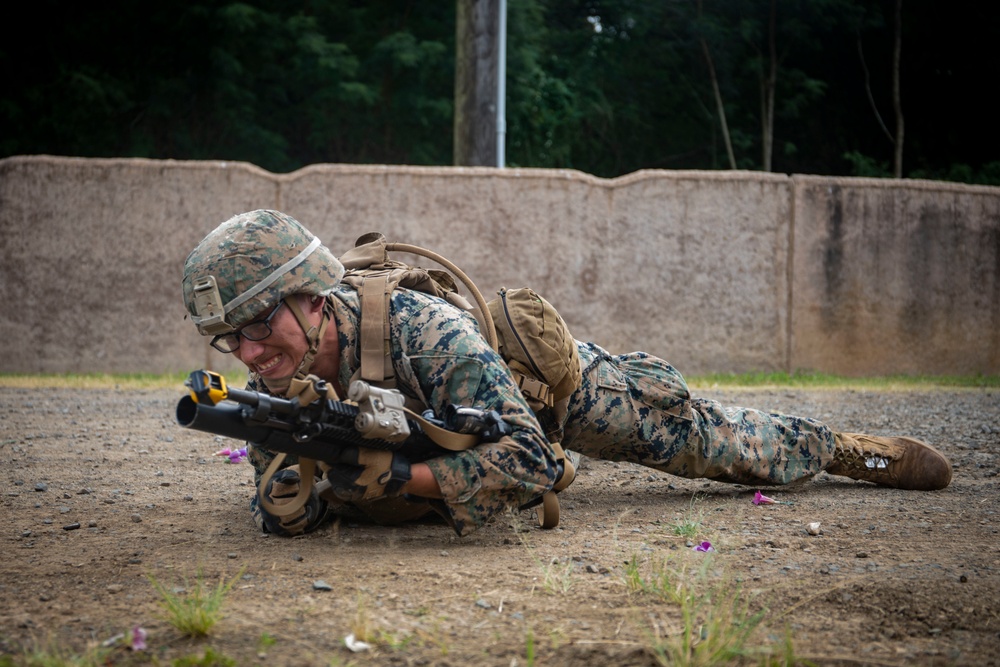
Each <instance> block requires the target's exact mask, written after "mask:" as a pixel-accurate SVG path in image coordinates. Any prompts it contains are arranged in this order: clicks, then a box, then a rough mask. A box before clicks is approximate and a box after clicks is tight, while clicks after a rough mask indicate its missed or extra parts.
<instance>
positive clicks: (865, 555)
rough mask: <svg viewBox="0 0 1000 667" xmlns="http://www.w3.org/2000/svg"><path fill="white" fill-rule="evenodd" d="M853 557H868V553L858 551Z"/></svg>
mask: <svg viewBox="0 0 1000 667" xmlns="http://www.w3.org/2000/svg"><path fill="white" fill-rule="evenodd" d="M855 558H868V554H867V553H865V552H864V551H859V552H858V553H857V555H855Z"/></svg>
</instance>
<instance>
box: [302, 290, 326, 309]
mask: <svg viewBox="0 0 1000 667" xmlns="http://www.w3.org/2000/svg"><path fill="white" fill-rule="evenodd" d="M299 297H300V298H301V304H302V309H303V310H304V311H306V312H309V313H318V312H321V311H322V310H323V303H324V302H325V301H326V299H324V298H323V297H321V296H313V295H309V294H300V295H299Z"/></svg>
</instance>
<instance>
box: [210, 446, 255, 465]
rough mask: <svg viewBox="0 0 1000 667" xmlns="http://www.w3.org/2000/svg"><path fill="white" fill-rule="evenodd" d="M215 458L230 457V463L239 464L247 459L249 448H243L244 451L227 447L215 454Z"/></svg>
mask: <svg viewBox="0 0 1000 667" xmlns="http://www.w3.org/2000/svg"><path fill="white" fill-rule="evenodd" d="M213 456H228V457H229V462H230V463H239V462H240V461H241V460H242V459H245V458H246V457H247V448H246V447H243V448H242V449H229V448H228V447H226V448H225V449H220V450H219V451H217V452H216V453H215V454H213Z"/></svg>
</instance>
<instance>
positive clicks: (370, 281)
mask: <svg viewBox="0 0 1000 667" xmlns="http://www.w3.org/2000/svg"><path fill="white" fill-rule="evenodd" d="M390 252H406V253H410V254H414V255H420V256H423V257H426V258H428V259H431V260H433V261H434V262H436V263H438V264H440V265H441V266H443V267H445V268H446V269H447V271H441V270H435V269H424V268H420V267H414V266H410V265H408V264H405V263H402V262H398V261H395V260H392V259H390V258H389V253H390ZM340 261H341V262H342V263H343V265H344V268H345V269H346V273H345V275H344V278H343V280H344V282H345V283H346V284H348V285H351V286H352V287H354V288H355V289H356V290H357V292H358V297H359V300H360V302H361V326H360V329H361V335H360V338H361V351H360V358H361V369H360V378H361V379H362V380H365V381H367V382H371V383H373V384H377V385H378V386H382V387H391V386H394V384H395V377H394V376H395V374H394V372H393V368H392V360H391V358H390V353H389V296H390V294H391V293H392V291H393V290H394V289H397V288H400V287H401V288H404V289H412V290H417V291H420V292H425V293H427V294H432V295H434V296H437V297H440V298H442V299H444V300H446V301H447V302H449V303H451V304H453V305H455V306H457V307H458V308H461V309H463V310H467V311H471V312H472V313H473V314H474V315H475V316H476V318H477V320H479V328H480V331H481V332H482V333H483V336H484V337H485V338H486V340H487V342H488V343H489V344H490V346H491V347H492V348H493V349H494V350H496V351H497V352H498V353H499V354H500V356H501V357H502V358H503V360H504V362H505V363H506V364H507V367H508V369H509V370H510V372H511V375H512V376H513V377H514V379H515V381H516V382H517V384H518V387H520V389H521V393H522V395H523V396H524V397H525V399H526V400H527V402H528V405H529V407H531V409H532V410H533V411H534V412H535V413H536V415H538V417H539V421H540V422H541V423H542V425H543V428H544V429H545V431H546V436H547V437H548V438H549V441H550V443H551V444H552V447H553V449H554V450H555V453H556V457H557V459H558V460H559V463H560V465H561V466H562V468H563V473H562V475H561V476H560V478H559V480H558V481H557V482H556V485H555V487H554V491H562V490H563V489H565V488H566V487H567V486H569V485H570V483H571V482H572V481H573V479H574V477H575V476H576V470H575V469H574V467H573V464H572V461H570V459H569V458H568V457H567V456H566V455H565V453H564V452H563V449H562V447H561V446H560V444H559V442H558V441H559V439H561V437H562V431H561V429H560V428H559V427H558V424H559V423H561V418H562V416H563V415H564V411H565V405H566V402H567V400H568V398H569V395H570V394H572V393H573V391H574V390H576V388H577V387H579V386H580V381H581V377H582V375H581V367H580V354H579V352H578V350H577V348H576V343H575V341H574V340H573V337H572V336H571V335H570V333H569V328H568V327H567V326H566V322H565V321H564V320H563V318H562V317H561V316H560V315H559V313H558V312H557V311H556V309H555V308H554V307H553V306H552V304H550V303H549V302H548V301H546V300H545V299H543V298H542V297H541V296H539V295H538V294H536V293H535V292H534V291H533V290H531V289H528V288H522V289H511V290H509V289H507V288H503V289H501V290H500V292H499V293H498V296H497V298H496V299H493V300H492V301H490V302H488V303H487V302H486V300H485V299H484V298H483V296H482V293H481V292H480V291H479V289H478V288H477V287H476V285H475V283H473V282H472V280H471V279H469V277H468V276H467V275H466V274H465V273H464V272H463V271H462V270H461V269H459V268H458V267H457V266H455V265H454V264H452V263H451V262H450V261H448V260H447V259H445V258H444V257H441V256H440V255H438V254H437V253H434V252H432V251H430V250H427V249H425V248H421V247H419V246H413V245H409V244H404V243H388V242H387V241H386V239H385V236H383V235H382V234H380V233H378V232H372V233H369V234H365V235H364V236H362V237H360V238H359V239H358V241H357V243H356V244H355V247H354V248H352V249H351V250H349V251H348V252H346V253H344V255H343V256H342V257H341V258H340ZM456 277H457V279H458V280H460V281H461V282H462V284H463V285H465V287H466V289H468V291H469V293H470V294H471V295H472V298H473V299H474V300H475V302H476V306H477V307H476V308H473V306H472V304H470V303H469V301H468V300H467V299H466V298H465V297H463V296H462V295H461V294H459V293H458V283H457V282H456ZM538 522H539V525H541V526H542V527H543V528H552V527H555V526H556V525H557V524H558V522H559V503H558V500H557V499H556V497H555V493H554V492H549V493H547V494H545V496H543V498H542V504H541V506H540V507H539V509H538Z"/></svg>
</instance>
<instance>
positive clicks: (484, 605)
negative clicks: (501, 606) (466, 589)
mask: <svg viewBox="0 0 1000 667" xmlns="http://www.w3.org/2000/svg"><path fill="white" fill-rule="evenodd" d="M476 606H477V607H479V608H480V609H490V608H492V607H493V605H491V604H490V603H489V602H487V601H486V600H483V599H482V598H480V599H478V600H476Z"/></svg>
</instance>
